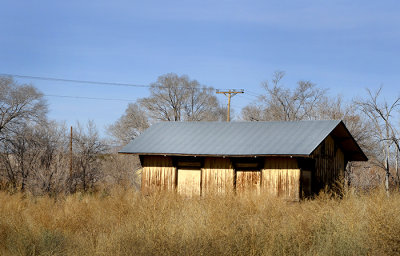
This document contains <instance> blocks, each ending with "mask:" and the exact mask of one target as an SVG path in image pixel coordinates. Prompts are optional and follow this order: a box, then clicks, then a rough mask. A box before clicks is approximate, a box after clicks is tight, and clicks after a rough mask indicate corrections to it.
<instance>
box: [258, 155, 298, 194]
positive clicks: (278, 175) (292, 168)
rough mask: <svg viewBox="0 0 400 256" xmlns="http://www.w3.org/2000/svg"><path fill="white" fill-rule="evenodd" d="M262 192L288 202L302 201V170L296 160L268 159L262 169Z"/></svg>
mask: <svg viewBox="0 0 400 256" xmlns="http://www.w3.org/2000/svg"><path fill="white" fill-rule="evenodd" d="M261 184H262V192H265V193H269V194H270V195H274V196H278V197H282V198H284V199H287V200H293V201H299V200H300V169H299V168H298V165H297V160H296V159H294V158H283V157H271V158H266V159H265V163H264V168H263V169H262V181H261Z"/></svg>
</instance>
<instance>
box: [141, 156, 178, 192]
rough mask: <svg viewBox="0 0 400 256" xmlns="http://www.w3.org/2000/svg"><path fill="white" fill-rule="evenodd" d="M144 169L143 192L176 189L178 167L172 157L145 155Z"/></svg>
mask: <svg viewBox="0 0 400 256" xmlns="http://www.w3.org/2000/svg"><path fill="white" fill-rule="evenodd" d="M142 165H143V170H142V186H141V187H142V192H143V193H145V194H147V193H150V192H153V191H162V190H174V189H175V181H176V168H175V167H174V166H173V164H172V159H171V158H170V157H164V156H144V158H143V163H142Z"/></svg>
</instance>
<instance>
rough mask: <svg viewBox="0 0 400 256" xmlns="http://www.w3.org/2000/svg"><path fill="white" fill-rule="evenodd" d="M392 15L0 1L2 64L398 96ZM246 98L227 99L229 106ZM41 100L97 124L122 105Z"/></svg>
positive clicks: (110, 93)
mask: <svg viewBox="0 0 400 256" xmlns="http://www.w3.org/2000/svg"><path fill="white" fill-rule="evenodd" d="M399 13H400V3H399V2H398V1H358V0H356V1H320V0H319V1H317V0H316V1H309V0H302V1H296V0H291V1H285V0H281V1H208V0H202V1H151V0H150V1H15V0H14V1H8V0H2V1H1V2H0V31H1V34H0V73H10V74H20V75H32V76H44V77H59V78H68V79H80V80H95V81H105V82H122V83H132V84H150V83H151V82H154V81H155V80H156V79H157V77H158V76H159V75H162V74H165V73H169V72H175V73H178V74H187V75H188V76H189V77H190V78H192V79H196V80H198V81H199V82H200V83H202V84H205V85H209V86H213V87H215V88H237V89H242V88H243V89H245V90H249V91H251V92H256V93H262V88H261V87H260V84H261V82H262V81H265V80H266V79H269V78H271V74H272V73H273V72H274V71H275V70H284V71H286V73H287V76H286V78H285V79H284V84H285V85H286V86H288V87H294V86H295V83H296V81H298V80H301V79H303V80H311V81H313V82H314V83H316V84H317V85H318V86H320V87H322V88H329V92H330V93H331V94H332V95H335V94H338V93H340V94H343V95H344V96H345V97H346V98H348V99H351V98H352V97H357V96H360V95H364V88H365V87H369V88H372V89H374V88H378V87H379V86H380V85H381V84H382V85H384V93H385V97H387V98H388V99H390V98H391V97H392V96H393V95H395V96H397V95H399V93H400V85H399V81H400V72H399V70H400V15H399ZM17 80H18V81H20V82H26V83H33V84H34V85H35V86H37V87H38V88H39V89H40V90H41V91H42V92H43V93H44V94H57V95H69V96H81V97H97V98H119V99H132V100H135V99H136V98H138V97H144V96H147V95H148V90H147V89H144V88H124V87H108V86H94V85H85V84H71V83H62V82H49V81H39V80H30V79H17ZM252 95H254V93H253V94H252ZM252 95H250V94H246V93H245V94H244V95H240V96H237V97H235V98H234V99H233V102H232V104H233V107H234V108H235V110H236V113H239V112H240V108H241V107H243V106H245V105H247V104H249V103H250V102H253V101H255V100H256V98H255V97H253V96H252ZM218 97H220V98H221V100H224V101H225V99H224V97H223V96H218ZM47 99H48V103H49V108H50V113H49V117H50V118H52V119H56V120H58V121H62V120H65V121H66V122H67V124H74V123H75V121H77V120H79V121H81V122H85V121H87V120H89V119H91V120H94V121H95V122H96V123H97V126H98V128H99V129H100V130H101V131H104V127H105V126H106V125H107V124H111V123H112V122H114V121H115V120H116V119H118V117H120V116H121V115H122V114H123V112H124V110H125V108H126V106H127V104H128V102H126V101H99V100H88V99H86V100H84V99H70V98H56V97H47Z"/></svg>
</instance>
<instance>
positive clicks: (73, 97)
mask: <svg viewBox="0 0 400 256" xmlns="http://www.w3.org/2000/svg"><path fill="white" fill-rule="evenodd" d="M43 96H45V97H58V98H72V99H85V100H112V101H128V102H134V101H135V100H130V99H116V98H95V97H83V96H69V95H57V94H43Z"/></svg>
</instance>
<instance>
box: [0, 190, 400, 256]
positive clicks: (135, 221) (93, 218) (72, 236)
mask: <svg viewBox="0 0 400 256" xmlns="http://www.w3.org/2000/svg"><path fill="white" fill-rule="evenodd" d="M399 253H400V194H399V193H394V194H392V195H391V196H390V197H389V198H388V197H387V196H386V195H385V193H384V192H383V191H381V190H377V191H375V192H373V193H371V194H369V195H367V194H365V195H356V194H354V193H352V192H351V191H350V192H347V193H346V194H345V195H344V198H343V199H337V198H332V197H330V196H328V195H326V194H323V195H321V196H320V197H319V198H317V199H316V200H312V201H311V200H310V201H304V202H301V203H289V202H284V201H281V200H278V199H274V198H268V197H256V198H254V197H253V198H249V197H232V196H227V197H217V196H212V197H210V196H209V197H206V198H195V199H185V198H180V197H177V196H175V195H172V194H167V195H153V196H147V197H144V196H141V195H140V194H138V193H135V192H133V191H126V190H122V189H115V190H113V191H112V192H111V193H110V194H107V195H106V194H104V193H103V194H101V193H98V194H95V195H81V194H75V195H71V196H67V197H65V198H58V199H54V198H49V197H31V196H27V195H22V194H14V195H9V194H7V193H0V255H82V256H83V255H391V254H399Z"/></svg>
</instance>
